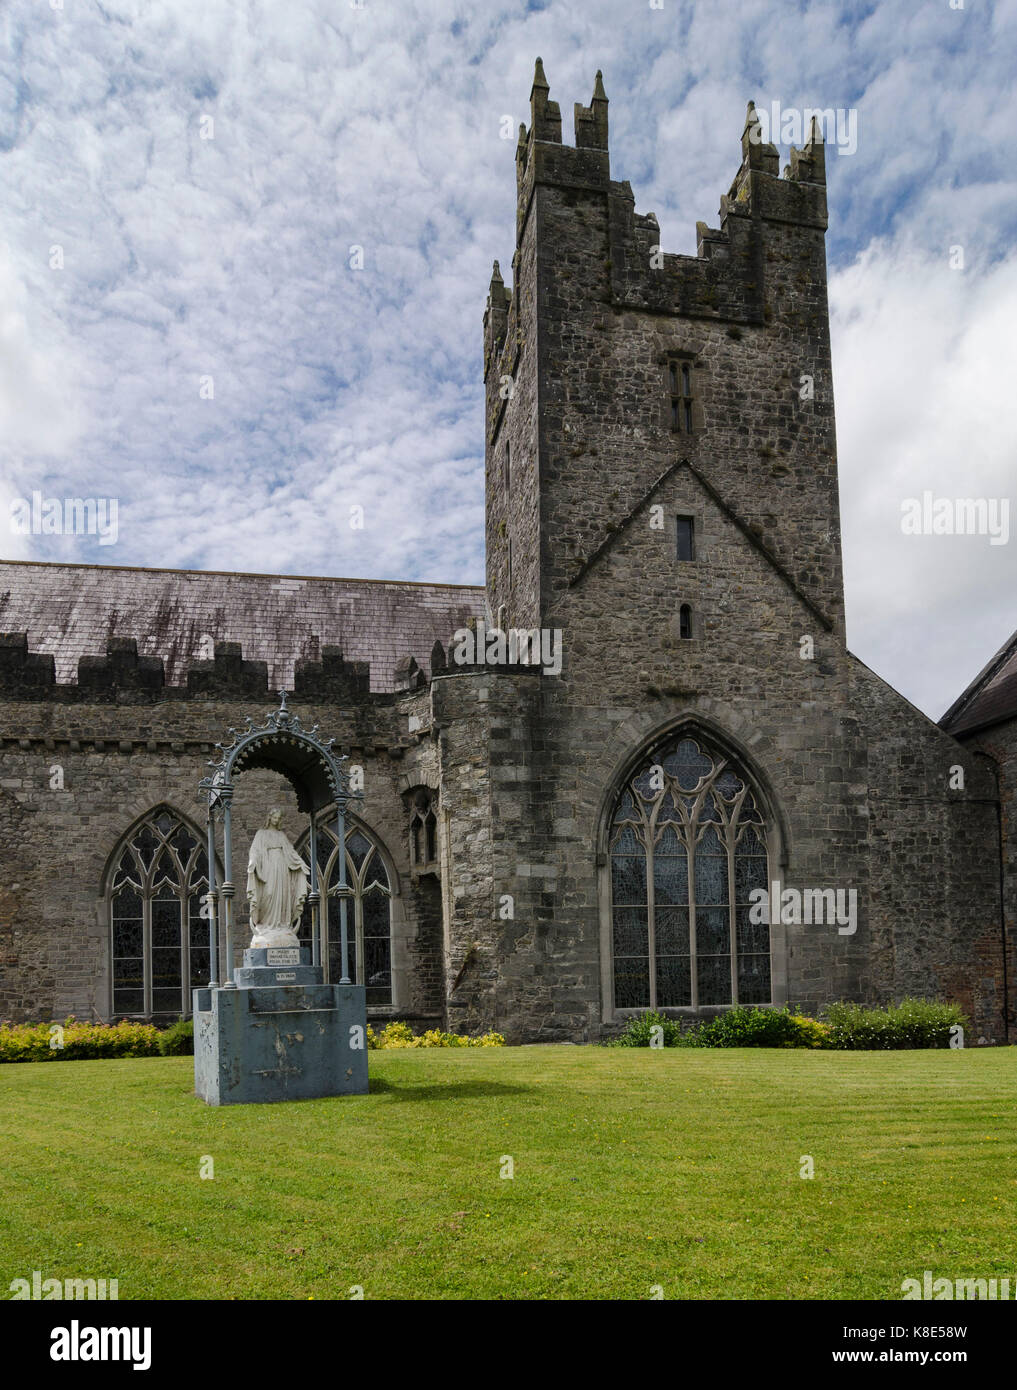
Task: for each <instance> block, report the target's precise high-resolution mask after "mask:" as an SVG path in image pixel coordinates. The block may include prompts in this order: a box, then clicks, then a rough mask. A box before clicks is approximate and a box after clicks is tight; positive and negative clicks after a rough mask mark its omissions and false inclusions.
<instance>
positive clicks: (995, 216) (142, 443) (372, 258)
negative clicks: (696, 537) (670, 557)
mask: <svg viewBox="0 0 1017 1390" xmlns="http://www.w3.org/2000/svg"><path fill="white" fill-rule="evenodd" d="M0 31H2V46H0V190H2V192H0V449H2V451H3V456H2V467H0V553H3V554H4V555H6V556H8V557H10V558H35V559H47V560H67V561H72V560H73V561H84V562H88V563H103V564H133V565H169V566H178V567H186V568H199V569H225V570H229V569H241V570H262V571H271V572H277V573H299V574H339V575H347V576H361V577H368V578H403V579H441V580H447V581H458V582H462V583H479V582H482V581H483V574H484V566H483V455H482V449H483V414H482V394H481V380H480V372H481V357H482V352H481V315H482V311H483V305H484V298H485V295H486V289H487V282H488V279H489V275H490V266H491V261H492V258H494V257H497V258H498V259H499V260H500V261H501V263H502V266H503V267H504V266H507V265H508V263H509V262H510V260H511V255H512V248H513V234H514V202H515V172H514V149H515V131H516V129H517V127H518V124H519V122H520V121H521V120H524V119H527V118H528V104H527V103H528V97H529V90H530V82H531V78H532V72H533V60H534V58H535V56H536V55H537V54H538V53H539V54H540V55H541V56H542V57H543V60H544V66H545V70H546V72H547V76H548V80H549V82H550V84H551V96H552V97H553V98H554V99H556V100H557V101H559V102H560V104H561V107H562V112H563V116H564V118H565V119H564V121H563V125H564V130H565V138H566V139H567V140H571V109H572V103H573V102H574V101H583V102H588V101H589V98H590V95H591V93H592V87H593V79H594V74H595V72H596V70H597V68H598V67H600V68H602V69H603V71H604V81H605V85H606V88H607V94H608V97H609V98H610V100H611V108H610V110H611V163H612V172H613V174H614V176H615V177H616V178H627V179H628V180H630V182H631V183H632V186H633V190H634V192H635V195H636V207H637V211H640V212H649V211H653V212H655V213H656V214H657V217H658V219H659V221H660V226H661V244H662V246H663V248H664V249H665V250H666V251H675V252H682V253H687V254H691V253H694V251H695V223H696V221H697V219H702V220H705V221H708V222H710V223H711V225H715V224H716V213H717V206H718V199H719V195H720V193H721V192H723V191H726V189H727V187H728V185H729V183H730V180H731V178H732V176H733V174H734V172H735V169H736V167H737V164H738V160H739V157H740V150H739V137H740V134H741V127H742V123H743V117H744V111H745V103H746V101H747V100H748V99H749V98H750V97H751V98H753V99H754V100H755V101H756V103H757V105H758V106H759V107H760V108H765V109H767V110H769V108H770V105H771V103H772V102H774V101H779V102H780V104H781V106H782V107H783V108H784V109H787V108H789V107H792V108H793V107H800V106H817V107H831V106H832V107H841V108H843V109H844V110H845V111H851V112H854V113H855V119H856V120H857V149H856V150H855V151H854V152H853V153H850V154H848V153H846V154H844V155H842V156H840V155H837V154H835V153H834V152H833V150H832V149H831V150H829V151H828V156H827V166H828V178H829V184H830V206H831V228H830V233H829V236H828V254H829V261H830V299H831V311H832V315H833V333H834V372H835V385H836V393H837V422H838V438H839V451H840V469H841V505H842V513H843V530H844V561H845V577H846V585H847V604H848V640H849V645H850V646H851V648H852V650H853V651H855V652H856V653H857V654H858V655H859V656H860V657H861V658H862V659H863V660H864V661H866V662H867V663H868V664H869V665H870V666H872V667H873V668H874V669H875V670H876V671H877V672H879V674H880V675H882V676H884V677H885V678H886V679H887V680H889V681H890V682H891V684H893V685H895V686H897V688H898V689H900V690H901V691H902V692H903V693H904V694H906V695H907V696H908V697H909V698H910V699H911V700H913V701H914V702H915V703H916V704H917V705H919V706H920V707H921V708H922V709H924V710H925V711H926V712H927V713H929V714H931V715H932V716H933V717H938V716H939V715H940V714H941V713H942V712H943V710H944V709H945V708H946V706H947V705H948V704H949V703H950V702H951V701H952V700H953V698H954V697H955V696H956V695H957V694H958V693H959V691H960V690H961V689H962V688H963V686H964V685H966V684H967V682H968V681H969V680H970V679H971V677H972V676H973V675H974V674H975V673H976V672H977V671H978V670H979V669H980V668H981V667H982V666H983V665H984V664H985V662H986V661H987V660H988V659H989V657H990V656H991V655H992V653H993V652H994V651H995V650H996V649H997V648H998V647H999V646H1000V645H1001V644H1002V643H1003V641H1004V640H1005V639H1006V638H1007V637H1008V636H1009V634H1010V633H1011V632H1012V631H1013V629H1014V628H1015V627H1017V561H1015V555H1017V539H1011V540H1010V541H1009V543H1008V544H1005V545H990V544H989V538H988V537H962V536H906V535H903V534H902V533H901V526H900V517H901V502H902V500H903V499H904V498H907V497H921V495H922V493H923V492H924V491H926V490H928V491H930V492H931V493H932V494H933V495H934V496H936V497H941V496H942V497H951V498H953V497H958V496H961V497H976V498H978V497H983V498H986V499H993V498H995V499H999V498H1005V497H1009V498H1011V499H1012V501H1011V506H1013V500H1017V489H1015V488H1014V486H1013V484H1014V479H1015V475H1017V458H1015V456H1017V429H1015V425H1017V405H1015V401H1017V382H1015V380H1014V366H1015V357H1017V354H1015V352H1014V347H1013V343H1014V334H1015V326H1017V255H1015V252H1014V232H1015V226H1017V159H1015V158H1014V143H1015V141H1017V97H1015V92H1017V79H1015V70H1017V64H1015V57H1017V0H995V3H993V0H952V2H951V0H886V2H885V3H866V4H862V3H851V2H850V0H840V2H839V3H835V2H834V0H826V2H825V3H806V2H805V0H798V2H797V3H795V2H794V0H694V3H693V0H651V2H650V3H647V0H582V3H579V0H574V3H560V2H559V0H548V3H544V4H541V3H529V4H524V3H518V4H504V3H497V0H493V2H492V3H490V4H487V5H478V4H475V3H471V4H465V3H457V2H456V0H428V3H426V4H425V3H408V0H400V3H392V2H391V0H363V3H362V6H361V7H359V8H358V7H356V5H354V4H351V3H349V0H287V3H285V4H281V3H278V0H273V2H272V3H264V0H247V2H246V3H238V2H237V0H106V3H105V4H102V5H100V4H98V3H95V0H6V3H5V6H4V8H3V11H2V13H0ZM506 117H508V118H510V119H509V120H508V121H506V120H505V118H506ZM506 131H508V132H510V138H508V139H505V138H503V134H504V132H506ZM782 155H783V159H782V163H783V162H785V161H786V158H787V150H786V146H784V147H783V148H782ZM355 247H360V248H362V260H363V265H362V268H358V265H357V262H358V260H359V258H358V256H357V254H356V252H355V251H354V250H353V248H355ZM958 247H959V248H961V253H960V256H958V253H957V251H956V249H955V248H958ZM960 257H962V258H963V266H962V267H961V266H960V265H959V264H958V262H959V260H960ZM35 491H39V492H40V493H41V495H42V496H44V497H45V496H57V497H65V496H77V497H97V498H116V499H118V503H119V536H118V540H117V542H116V544H115V545H110V546H99V545H98V544H97V540H96V538H88V537H66V538H59V537H49V536H31V535H28V536H22V535H18V534H14V533H12V532H11V531H10V529H9V516H10V504H11V501H12V499H16V498H19V497H25V498H29V497H31V495H32V493H33V492H35ZM354 506H361V507H363V508H364V526H363V529H351V527H350V515H351V512H350V509H351V507H354ZM1011 522H1012V525H1013V527H1014V528H1015V529H1017V516H1014V517H1012V518H1011Z"/></svg>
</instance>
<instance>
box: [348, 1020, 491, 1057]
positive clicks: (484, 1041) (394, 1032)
mask: <svg viewBox="0 0 1017 1390" xmlns="http://www.w3.org/2000/svg"><path fill="white" fill-rule="evenodd" d="M367 1046H368V1049H369V1050H372V1049H374V1048H378V1047H388V1048H398V1047H504V1046H505V1039H504V1038H503V1037H502V1035H501V1033H483V1034H481V1036H480V1037H477V1038H470V1037H467V1036H466V1035H465V1034H464V1033H443V1032H442V1031H441V1029H440V1028H429V1029H428V1030H427V1032H426V1033H422V1034H421V1035H420V1036H419V1037H418V1036H416V1035H415V1034H414V1032H413V1029H412V1028H411V1027H410V1025H409V1024H408V1023H402V1022H400V1021H399V1020H396V1019H393V1021H392V1022H391V1023H386V1024H385V1027H384V1028H383V1029H382V1030H381V1032H380V1033H375V1031H374V1029H373V1028H372V1027H371V1025H370V1024H368V1025H367Z"/></svg>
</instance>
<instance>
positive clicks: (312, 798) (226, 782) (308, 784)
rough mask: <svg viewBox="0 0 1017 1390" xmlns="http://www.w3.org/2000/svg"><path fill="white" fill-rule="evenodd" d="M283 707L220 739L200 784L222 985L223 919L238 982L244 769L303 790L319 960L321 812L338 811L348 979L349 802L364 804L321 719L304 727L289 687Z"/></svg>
mask: <svg viewBox="0 0 1017 1390" xmlns="http://www.w3.org/2000/svg"><path fill="white" fill-rule="evenodd" d="M279 700H280V704H279V708H278V709H277V710H275V711H273V713H272V714H270V715H269V716H268V718H267V719H266V720H265V723H264V724H263V725H256V724H255V722H254V720H253V719H252V718H251V717H250V716H248V718H247V721H246V722H247V727H246V728H245V729H244V730H243V731H242V732H241V733H239V734H238V733H237V731H236V729H230V730H229V731H228V733H227V737H228V739H229V740H230V742H228V743H217V744H216V745H215V750H216V753H217V754H218V755H219V756H218V758H216V759H215V761H213V762H210V763H209V764H208V765H209V767H210V768H211V769H212V771H211V774H210V775H209V776H208V777H203V778H202V780H201V781H200V782H199V783H198V786H199V787H200V789H201V790H202V791H203V792H205V793H206V795H207V797H208V826H207V829H208V855H209V875H210V881H209V892H208V894H207V900H208V905H209V945H210V964H211V975H212V978H211V980H210V982H209V983H210V986H217V985H218V979H217V975H218V963H219V951H218V936H219V930H218V924H219V923H220V922H221V923H222V925H223V928H224V930H225V943H224V945H225V960H224V961H223V966H224V972H223V973H224V974H225V976H226V988H227V989H232V988H235V986H234V984H233V927H234V921H233V897H234V892H235V889H234V884H233V831H232V808H233V793H234V786H233V779H234V777H235V776H237V775H238V774H240V773H242V772H250V771H253V770H254V769H255V768H263V769H267V770H268V771H270V772H278V773H281V775H282V776H283V777H285V778H286V779H287V781H288V782H289V783H290V785H291V786H292V788H293V790H294V791H295V792H296V795H297V808H298V809H299V810H300V811H301V812H302V813H303V814H304V815H306V816H308V817H309V818H310V822H311V824H310V830H311V835H310V841H309V845H308V849H309V857H310V870H311V881H310V891H309V892H308V894H307V903H308V906H309V907H310V909H311V943H312V952H313V963H314V964H315V965H318V964H319V963H320V962H321V961H323V960H326V959H327V954H326V949H325V947H326V942H325V933H326V932H327V925H328V918H327V914H325V913H323V912H322V911H321V894H320V891H319V883H318V863H317V832H316V828H315V826H316V820H317V817H318V816H319V815H320V814H321V813H322V812H323V811H325V810H326V809H328V808H332V809H333V812H334V815H335V818H336V835H337V838H338V841H339V883H338V884H337V885H336V887H335V888H333V889H331V890H330V892H331V893H333V894H334V895H335V896H336V897H337V898H338V899H339V924H340V925H339V931H340V944H341V958H342V979H341V981H340V983H341V984H349V983H350V979H349V934H348V921H347V898H348V896H349V890H348V886H347V883H346V808H347V806H348V805H349V803H350V802H351V801H362V800H363V796H362V795H361V793H360V792H354V791H351V790H350V783H349V778H348V776H347V774H346V770H345V768H344V767H343V764H344V763H345V762H346V757H345V755H342V754H337V753H334V752H333V751H332V745H333V744H334V743H335V739H334V738H330V739H328V740H325V741H323V740H322V739H320V738H319V737H318V728H319V726H318V725H317V724H315V725H314V727H313V728H312V729H305V728H304V727H303V725H302V724H301V722H300V720H299V718H298V717H297V716H296V715H295V714H291V713H290V711H289V710H288V709H287V708H286V692H285V690H280V692H279ZM217 817H218V818H219V819H221V821H222V826H223V870H224V876H223V881H222V883H221V884H220V885H219V886H218V889H217V887H216V884H215V868H214V865H215V839H216V834H215V822H216V818H217Z"/></svg>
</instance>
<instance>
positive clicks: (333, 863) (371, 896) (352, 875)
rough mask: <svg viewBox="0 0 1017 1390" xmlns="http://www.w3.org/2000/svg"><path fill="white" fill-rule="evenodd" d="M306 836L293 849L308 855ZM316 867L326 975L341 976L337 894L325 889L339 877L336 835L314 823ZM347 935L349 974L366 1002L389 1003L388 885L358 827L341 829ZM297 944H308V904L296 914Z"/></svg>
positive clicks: (375, 850) (371, 843) (381, 865)
mask: <svg viewBox="0 0 1017 1390" xmlns="http://www.w3.org/2000/svg"><path fill="white" fill-rule="evenodd" d="M308 838H309V837H308V836H306V835H305V836H304V838H303V839H302V840H301V841H300V843H299V845H298V846H297V848H298V852H299V853H300V854H301V855H302V856H303V858H304V861H305V862H306V861H307V848H308ZM317 843H318V872H319V874H320V876H321V882H322V884H323V886H324V892H323V895H322V902H323V903H327V904H328V908H327V913H328V950H327V953H326V961H325V970H326V974H325V979H326V980H332V981H337V980H341V979H342V935H341V922H340V909H339V903H340V899H339V897H338V896H332V895H331V894H330V893H329V892H328V890H329V889H332V888H335V887H336V886H337V885H338V883H339V840H338V837H337V836H336V834H335V832H334V831H333V829H332V827H331V826H328V827H325V826H319V827H318V842H317ZM346 882H347V885H348V891H347V898H346V902H347V909H346V921H347V940H348V943H349V967H350V979H351V980H353V982H354V983H355V984H358V985H364V986H366V996H367V1004H368V1006H369V1007H370V1006H371V1005H379V1004H381V1005H384V1004H391V1003H392V922H391V919H392V912H391V887H390V884H389V879H388V872H387V871H386V869H385V864H384V861H383V860H382V857H381V851H380V850H379V848H378V845H377V844H376V843H375V841H374V840H373V839H371V838H369V836H368V835H367V834H366V833H365V832H364V831H363V830H362V829H360V828H359V827H356V828H354V827H347V834H346ZM299 936H300V944H301V946H308V947H309V946H310V945H311V909H310V908H309V907H308V906H306V905H305V907H304V912H303V916H302V917H301V919H300V929H299Z"/></svg>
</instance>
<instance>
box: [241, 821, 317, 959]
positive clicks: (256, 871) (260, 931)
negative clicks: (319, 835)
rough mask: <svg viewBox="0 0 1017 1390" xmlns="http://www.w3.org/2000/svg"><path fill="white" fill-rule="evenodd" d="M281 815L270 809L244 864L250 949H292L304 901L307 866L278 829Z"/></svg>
mask: <svg viewBox="0 0 1017 1390" xmlns="http://www.w3.org/2000/svg"><path fill="white" fill-rule="evenodd" d="M281 820H282V812H281V811H280V810H278V809H277V808H275V807H273V808H272V810H271V811H269V813H268V818H267V820H266V821H265V825H264V827H263V829H261V830H259V831H258V833H257V834H256V835H255V837H254V840H253V841H252V843H251V854H250V858H249V859H248V861H247V901H248V902H249V903H250V905H251V931H252V933H253V935H252V937H251V946H252V947H258V946H296V945H298V944H299V943H298V940H297V934H296V931H295V930H294V928H295V926H296V924H297V922H299V920H300V913H301V911H302V910H303V906H304V899H305V898H306V897H307V892H308V888H309V887H310V884H309V881H308V873H309V872H310V871H309V869H308V867H307V865H306V864H305V863H304V861H303V860H302V859H301V857H300V855H299V854H298V853H297V852H296V850H295V849H294V848H293V846H292V844H291V843H290V841H289V840H288V839H287V838H286V835H285V834H284V833H283V831H282V830H280V829H279V822H280V821H281Z"/></svg>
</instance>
